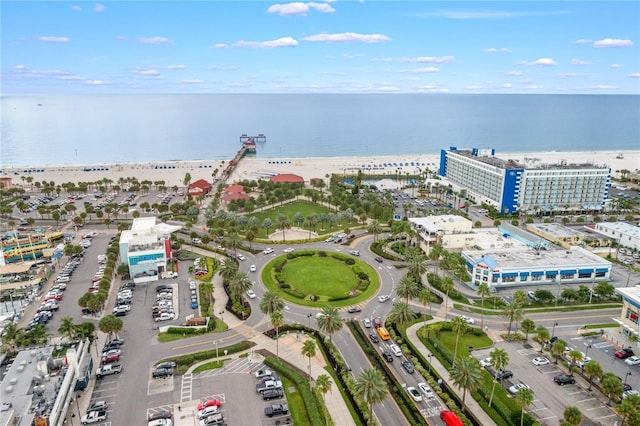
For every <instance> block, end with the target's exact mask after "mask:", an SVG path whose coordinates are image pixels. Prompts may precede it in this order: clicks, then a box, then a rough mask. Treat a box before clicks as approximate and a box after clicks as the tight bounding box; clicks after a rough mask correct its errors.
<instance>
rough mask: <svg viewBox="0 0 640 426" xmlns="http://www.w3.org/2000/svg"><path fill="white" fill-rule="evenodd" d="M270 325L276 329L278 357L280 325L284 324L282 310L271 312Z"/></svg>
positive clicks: (278, 356) (278, 353)
mask: <svg viewBox="0 0 640 426" xmlns="http://www.w3.org/2000/svg"><path fill="white" fill-rule="evenodd" d="M271 325H272V326H273V327H274V328H275V329H276V358H278V359H280V339H279V338H278V336H279V334H280V333H279V332H280V327H282V326H283V325H284V315H282V311H273V312H271Z"/></svg>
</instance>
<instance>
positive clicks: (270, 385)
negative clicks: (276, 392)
mask: <svg viewBox="0 0 640 426" xmlns="http://www.w3.org/2000/svg"><path fill="white" fill-rule="evenodd" d="M269 389H282V382H281V381H280V380H267V381H266V382H264V383H258V384H257V385H256V392H258V393H262V392H264V391H266V390H269Z"/></svg>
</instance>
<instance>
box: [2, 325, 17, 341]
mask: <svg viewBox="0 0 640 426" xmlns="http://www.w3.org/2000/svg"><path fill="white" fill-rule="evenodd" d="M18 334H19V331H18V325H17V324H16V323H15V322H10V323H9V324H7V325H6V327H5V328H4V330H3V333H2V341H3V342H4V343H7V344H9V345H15V344H16V340H17V337H18Z"/></svg>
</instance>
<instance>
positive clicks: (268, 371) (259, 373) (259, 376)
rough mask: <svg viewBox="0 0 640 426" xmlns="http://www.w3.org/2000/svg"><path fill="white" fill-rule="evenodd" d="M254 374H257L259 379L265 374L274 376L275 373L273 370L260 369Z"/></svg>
mask: <svg viewBox="0 0 640 426" xmlns="http://www.w3.org/2000/svg"><path fill="white" fill-rule="evenodd" d="M253 375H254V376H256V379H259V378H261V377H265V376H273V373H272V372H271V370H258V371H256V372H255V373H253Z"/></svg>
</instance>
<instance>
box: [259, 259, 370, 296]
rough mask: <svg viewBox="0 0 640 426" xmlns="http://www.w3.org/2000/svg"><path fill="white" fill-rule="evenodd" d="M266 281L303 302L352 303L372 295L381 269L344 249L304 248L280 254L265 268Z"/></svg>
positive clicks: (268, 286) (264, 280) (264, 281)
mask: <svg viewBox="0 0 640 426" xmlns="http://www.w3.org/2000/svg"><path fill="white" fill-rule="evenodd" d="M262 282H263V283H264V284H265V286H266V287H267V289H269V290H273V291H275V292H276V293H277V294H278V295H279V296H280V297H282V298H283V299H285V300H288V301H290V302H293V303H296V304H298V305H303V306H313V307H321V306H325V305H326V304H327V303H329V302H330V303H331V305H333V306H335V307H341V306H347V305H352V304H355V303H359V302H362V301H365V300H367V299H369V298H370V297H372V296H373V295H374V294H375V292H376V291H377V289H378V286H379V278H378V274H377V272H376V271H375V270H374V269H373V268H372V267H371V266H369V265H368V264H367V263H365V262H362V261H360V260H359V259H357V258H355V257H353V256H348V255H345V254H342V253H336V252H325V251H315V250H301V251H298V252H293V253H288V254H287V255H286V256H279V257H277V258H275V259H273V260H272V261H271V262H269V263H268V264H267V265H266V266H265V267H264V269H263V271H262Z"/></svg>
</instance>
